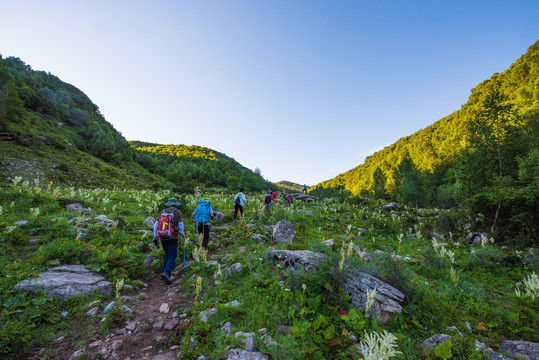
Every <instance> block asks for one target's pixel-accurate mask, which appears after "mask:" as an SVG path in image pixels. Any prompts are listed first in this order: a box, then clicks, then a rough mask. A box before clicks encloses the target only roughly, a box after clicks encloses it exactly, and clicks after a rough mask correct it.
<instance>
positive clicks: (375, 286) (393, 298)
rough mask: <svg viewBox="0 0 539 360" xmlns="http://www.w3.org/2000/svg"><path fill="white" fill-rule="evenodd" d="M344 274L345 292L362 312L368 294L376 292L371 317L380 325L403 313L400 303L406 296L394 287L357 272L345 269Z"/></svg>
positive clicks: (354, 305) (370, 311)
mask: <svg viewBox="0 0 539 360" xmlns="http://www.w3.org/2000/svg"><path fill="white" fill-rule="evenodd" d="M343 274H344V277H343V284H342V288H343V291H345V292H346V293H348V294H349V295H350V296H351V299H350V301H351V303H352V306H353V307H355V308H357V309H359V310H361V311H362V312H364V311H365V305H366V302H367V292H369V291H372V290H376V296H375V297H374V303H373V304H372V306H371V308H370V310H369V315H374V317H375V318H376V321H377V322H378V323H379V324H386V323H387V322H388V321H389V318H390V317H391V315H392V314H394V313H398V314H400V313H401V312H402V307H401V306H400V304H399V303H400V302H402V301H403V300H404V294H403V293H402V292H400V291H399V290H397V289H395V288H394V287H393V286H391V285H389V284H386V283H385V282H383V281H382V280H380V279H378V278H375V277H374V276H372V275H369V274H366V273H363V272H360V271H357V270H349V269H345V270H344V272H343Z"/></svg>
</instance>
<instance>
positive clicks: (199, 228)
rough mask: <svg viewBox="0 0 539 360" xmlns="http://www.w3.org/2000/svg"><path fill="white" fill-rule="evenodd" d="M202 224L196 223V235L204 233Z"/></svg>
mask: <svg viewBox="0 0 539 360" xmlns="http://www.w3.org/2000/svg"><path fill="white" fill-rule="evenodd" d="M203 226H204V224H203V223H197V235H200V234H202V233H203V231H204V227H203Z"/></svg>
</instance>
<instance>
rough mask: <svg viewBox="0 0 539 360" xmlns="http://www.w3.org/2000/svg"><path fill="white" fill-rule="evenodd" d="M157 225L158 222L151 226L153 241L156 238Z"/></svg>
mask: <svg viewBox="0 0 539 360" xmlns="http://www.w3.org/2000/svg"><path fill="white" fill-rule="evenodd" d="M157 225H158V222H157V221H156V222H155V224H153V238H154V239H155V238H156V237H157Z"/></svg>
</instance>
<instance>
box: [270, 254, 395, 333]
mask: <svg viewBox="0 0 539 360" xmlns="http://www.w3.org/2000/svg"><path fill="white" fill-rule="evenodd" d="M266 256H267V257H268V258H269V259H271V260H273V261H278V262H280V263H281V265H282V266H284V267H285V268H288V269H291V270H292V271H295V270H297V269H298V268H300V267H303V268H304V269H305V271H316V270H318V267H319V265H320V263H321V262H322V261H323V260H324V255H322V254H319V253H316V252H313V251H309V250H297V251H292V250H271V251H270V252H268V254H267V255H266ZM341 286H342V288H343V291H345V292H347V293H348V294H349V295H350V297H351V299H350V301H351V303H352V306H353V307H355V308H357V309H359V310H361V311H362V312H364V311H365V305H366V302H367V292H369V291H372V290H376V296H375V297H374V303H373V305H372V306H371V308H370V310H369V314H371V315H374V317H375V318H376V321H377V322H378V323H379V324H385V323H387V322H388V321H389V318H390V317H391V315H392V314H394V313H399V314H400V313H401V312H402V307H401V306H400V305H399V302H402V301H403V300H404V294H403V293H402V292H400V291H399V290H397V289H395V288H394V287H393V286H391V285H389V284H386V283H385V282H383V281H382V280H380V279H377V278H375V277H374V276H372V275H369V274H366V273H363V272H360V271H357V270H351V269H349V268H346V267H345V268H344V270H343V283H342V285H341Z"/></svg>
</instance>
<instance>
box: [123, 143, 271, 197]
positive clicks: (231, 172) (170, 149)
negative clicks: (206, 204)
mask: <svg viewBox="0 0 539 360" xmlns="http://www.w3.org/2000/svg"><path fill="white" fill-rule="evenodd" d="M129 143H130V144H131V146H132V147H133V148H134V149H136V150H137V161H138V162H139V164H141V165H142V166H144V167H145V168H147V169H149V170H150V171H151V172H153V173H156V174H159V175H161V176H163V177H166V179H167V180H169V181H171V182H174V183H175V184H178V189H181V190H185V191H191V190H192V189H193V188H194V187H195V186H198V185H201V184H206V185H218V186H223V187H228V188H231V189H234V190H235V189H237V188H238V187H240V186H243V187H245V188H246V189H249V190H256V191H260V190H263V189H264V188H266V187H267V183H266V181H265V180H264V179H263V177H262V175H261V174H260V171H258V170H255V171H252V170H250V169H248V168H246V167H245V166H243V165H241V164H240V163H238V162H237V161H236V160H234V159H233V158H231V157H228V156H226V155H225V154H223V153H220V152H218V151H215V150H212V149H209V148H206V147H202V146H196V145H190V146H188V145H161V144H153V143H147V142H142V141H130V142H129Z"/></svg>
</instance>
